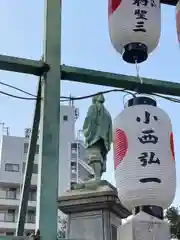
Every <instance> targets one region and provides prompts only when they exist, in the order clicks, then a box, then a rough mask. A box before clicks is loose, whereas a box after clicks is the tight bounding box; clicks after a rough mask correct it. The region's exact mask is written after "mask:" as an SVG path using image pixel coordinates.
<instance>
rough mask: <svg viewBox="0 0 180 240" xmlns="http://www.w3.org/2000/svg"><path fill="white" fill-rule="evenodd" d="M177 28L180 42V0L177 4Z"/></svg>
mask: <svg viewBox="0 0 180 240" xmlns="http://www.w3.org/2000/svg"><path fill="white" fill-rule="evenodd" d="M176 29H177V37H178V41H179V42H180V1H178V3H177V5H176Z"/></svg>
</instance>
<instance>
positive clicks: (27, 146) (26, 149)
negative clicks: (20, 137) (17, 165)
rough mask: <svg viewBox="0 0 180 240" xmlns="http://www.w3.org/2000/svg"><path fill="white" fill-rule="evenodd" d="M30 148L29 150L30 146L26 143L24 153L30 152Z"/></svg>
mask: <svg viewBox="0 0 180 240" xmlns="http://www.w3.org/2000/svg"><path fill="white" fill-rule="evenodd" d="M28 148H29V144H28V143H24V153H27V152H28Z"/></svg>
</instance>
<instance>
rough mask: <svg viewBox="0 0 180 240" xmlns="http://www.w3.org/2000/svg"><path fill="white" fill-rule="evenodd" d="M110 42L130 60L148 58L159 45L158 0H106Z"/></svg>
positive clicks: (159, 14)
mask: <svg viewBox="0 0 180 240" xmlns="http://www.w3.org/2000/svg"><path fill="white" fill-rule="evenodd" d="M108 16H109V34H110V38H111V42H112V45H113V46H114V48H115V49H116V51H117V52H119V53H121V54H122V57H123V59H124V60H125V61H126V62H129V63H135V62H137V63H140V62H143V61H145V60H146V59H147V57H148V54H149V53H151V52H152V51H153V50H154V49H155V48H156V46H157V45H158V42H159V38H160V28H161V9H160V1H159V0H109V6H108Z"/></svg>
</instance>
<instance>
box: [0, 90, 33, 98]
mask: <svg viewBox="0 0 180 240" xmlns="http://www.w3.org/2000/svg"><path fill="white" fill-rule="evenodd" d="M0 93H1V94H3V95H6V96H9V97H13V98H17V99H21V100H36V99H37V97H36V98H27V97H20V96H16V95H13V94H10V93H7V92H3V91H0Z"/></svg>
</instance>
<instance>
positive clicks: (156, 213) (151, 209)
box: [132, 205, 164, 220]
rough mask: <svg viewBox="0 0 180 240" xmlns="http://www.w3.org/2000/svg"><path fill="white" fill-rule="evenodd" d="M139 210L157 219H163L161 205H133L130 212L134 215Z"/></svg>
mask: <svg viewBox="0 0 180 240" xmlns="http://www.w3.org/2000/svg"><path fill="white" fill-rule="evenodd" d="M140 211H143V212H145V213H147V214H149V215H151V216H153V217H156V218H158V219H161V220H163V218H164V211H163V208H162V207H158V206H151V205H148V206H138V207H135V208H134V209H133V211H132V212H133V215H136V214H138V213H139V212H140Z"/></svg>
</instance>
